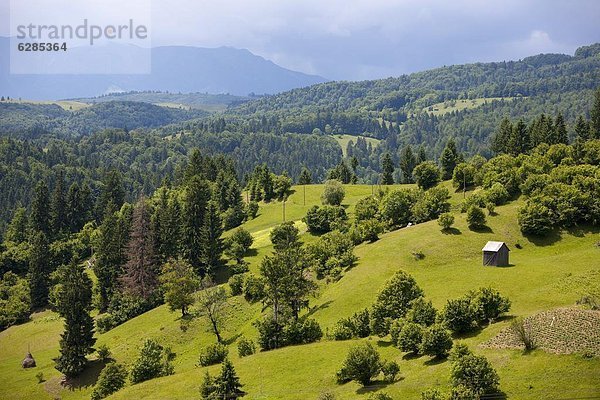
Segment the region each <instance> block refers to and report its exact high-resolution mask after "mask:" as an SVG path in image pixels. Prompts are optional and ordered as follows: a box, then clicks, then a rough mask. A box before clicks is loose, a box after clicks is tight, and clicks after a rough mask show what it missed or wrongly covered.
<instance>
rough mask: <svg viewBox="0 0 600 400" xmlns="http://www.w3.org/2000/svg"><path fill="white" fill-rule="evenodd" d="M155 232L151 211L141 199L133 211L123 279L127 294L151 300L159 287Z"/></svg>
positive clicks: (143, 199) (142, 198) (144, 200)
mask: <svg viewBox="0 0 600 400" xmlns="http://www.w3.org/2000/svg"><path fill="white" fill-rule="evenodd" d="M154 245H155V243H154V232H153V230H152V226H151V224H150V210H149V209H148V205H147V204H146V199H145V198H144V197H141V198H140V199H139V200H138V202H137V204H136V205H135V209H134V210H133V219H132V227H131V234H130V238H129V243H128V245H127V263H126V264H125V270H124V274H123V276H122V277H121V282H122V284H123V289H124V290H125V292H127V293H129V294H132V295H135V296H139V297H142V298H143V299H146V300H147V299H149V298H150V297H151V296H152V295H153V294H154V292H155V290H156V287H157V286H158V265H157V262H156V257H155V255H154Z"/></svg>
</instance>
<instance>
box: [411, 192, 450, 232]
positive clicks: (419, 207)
mask: <svg viewBox="0 0 600 400" xmlns="http://www.w3.org/2000/svg"><path fill="white" fill-rule="evenodd" d="M449 198H450V195H449V193H448V189H446V188H445V187H442V186H439V187H433V188H431V189H429V190H428V191H426V192H424V193H423V192H419V193H418V196H417V201H416V202H415V203H414V204H413V205H412V207H411V213H412V215H413V222H415V223H420V222H426V221H430V220H432V219H436V218H437V217H438V216H439V215H440V214H442V213H444V212H448V211H450V203H448V201H447V200H448V199H449Z"/></svg>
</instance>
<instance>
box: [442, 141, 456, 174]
mask: <svg viewBox="0 0 600 400" xmlns="http://www.w3.org/2000/svg"><path fill="white" fill-rule="evenodd" d="M459 158H460V156H459V155H458V151H457V150H456V142H455V141H454V139H449V140H448V142H447V143H446V147H445V148H444V150H443V151H442V155H441V156H440V164H441V169H442V179H444V180H446V179H450V178H452V173H453V172H454V167H456V164H458V163H459Z"/></svg>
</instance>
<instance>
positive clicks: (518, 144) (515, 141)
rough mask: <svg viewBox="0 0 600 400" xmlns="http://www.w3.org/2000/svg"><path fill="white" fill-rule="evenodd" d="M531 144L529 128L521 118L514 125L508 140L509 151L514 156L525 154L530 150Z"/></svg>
mask: <svg viewBox="0 0 600 400" xmlns="http://www.w3.org/2000/svg"><path fill="white" fill-rule="evenodd" d="M530 146H531V141H530V138H529V130H528V129H527V125H525V121H524V120H523V119H522V118H521V119H520V120H519V121H518V122H517V124H516V125H514V126H513V132H512V135H511V137H510V139H509V142H508V148H509V153H510V154H512V155H514V156H517V155H519V154H524V153H527V152H528V151H529V149H530V148H531V147H530Z"/></svg>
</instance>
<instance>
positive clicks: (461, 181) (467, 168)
mask: <svg viewBox="0 0 600 400" xmlns="http://www.w3.org/2000/svg"><path fill="white" fill-rule="evenodd" d="M476 172H477V171H476V170H475V168H474V167H473V166H472V165H470V164H467V163H464V162H463V163H460V164H457V165H456V167H454V171H453V173H452V185H453V186H454V187H457V188H464V187H471V186H473V185H474V184H475V174H476Z"/></svg>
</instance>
